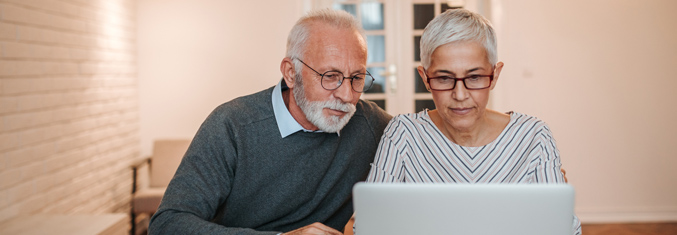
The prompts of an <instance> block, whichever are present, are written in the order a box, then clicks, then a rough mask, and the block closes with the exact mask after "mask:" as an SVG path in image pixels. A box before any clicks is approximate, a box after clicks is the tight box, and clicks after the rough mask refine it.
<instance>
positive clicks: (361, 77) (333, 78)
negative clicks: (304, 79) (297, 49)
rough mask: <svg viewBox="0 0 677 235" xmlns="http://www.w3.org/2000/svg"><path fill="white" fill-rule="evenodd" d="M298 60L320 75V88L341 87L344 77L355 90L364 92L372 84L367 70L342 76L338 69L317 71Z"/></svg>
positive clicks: (334, 88)
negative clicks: (349, 75) (323, 71)
mask: <svg viewBox="0 0 677 235" xmlns="http://www.w3.org/2000/svg"><path fill="white" fill-rule="evenodd" d="M297 60H299V61H300V62H301V63H302V64H303V65H305V66H306V67H308V68H309V69H310V70H313V72H315V73H317V75H320V77H321V80H320V84H322V88H324V89H326V90H330V91H333V90H336V89H338V88H339V87H341V84H343V80H345V79H350V80H351V84H352V88H353V90H354V91H356V92H360V93H361V92H365V91H367V90H369V88H371V85H373V84H374V78H373V77H372V76H371V74H370V73H369V71H367V73H366V74H364V73H361V74H355V75H353V76H351V77H344V76H343V73H341V72H339V71H327V72H325V73H319V72H317V71H315V69H313V68H311V67H310V66H308V65H307V64H306V63H305V62H303V60H301V59H297Z"/></svg>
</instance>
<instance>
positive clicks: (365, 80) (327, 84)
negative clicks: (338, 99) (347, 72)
mask: <svg viewBox="0 0 677 235" xmlns="http://www.w3.org/2000/svg"><path fill="white" fill-rule="evenodd" d="M345 79H350V80H351V81H350V82H351V84H352V88H353V90H355V91H357V92H365V91H367V90H369V88H371V85H372V84H373V83H374V78H372V77H371V76H370V75H369V74H358V75H354V76H352V77H345V78H344V77H343V74H341V73H339V72H334V71H330V72H326V73H325V74H323V75H322V87H324V89H327V90H334V89H337V88H339V87H340V86H341V84H343V82H345Z"/></svg>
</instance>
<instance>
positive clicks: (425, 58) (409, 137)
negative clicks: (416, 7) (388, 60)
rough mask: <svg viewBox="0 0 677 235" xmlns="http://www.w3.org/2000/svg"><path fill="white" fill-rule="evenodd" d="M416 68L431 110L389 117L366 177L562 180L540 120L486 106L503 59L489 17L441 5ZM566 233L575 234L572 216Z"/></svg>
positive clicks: (549, 136)
mask: <svg viewBox="0 0 677 235" xmlns="http://www.w3.org/2000/svg"><path fill="white" fill-rule="evenodd" d="M421 64H422V66H419V67H418V73H419V74H420V75H421V78H423V82H424V83H425V85H426V88H427V89H428V90H429V91H430V92H432V96H433V100H434V102H435V106H436V107H437V109H435V110H423V111H421V112H419V113H413V114H403V115H398V116H396V117H395V118H393V119H392V120H391V121H390V123H389V124H388V127H386V130H385V133H384V134H383V136H382V138H381V143H380V145H379V147H378V151H377V153H376V157H375V159H374V163H373V164H372V168H371V171H370V173H369V177H368V179H367V182H448V183H451V182H454V183H565V180H564V176H563V174H562V172H561V171H560V166H561V163H560V158H559V151H558V150H557V146H556V145H555V140H554V138H553V136H552V133H551V132H550V129H549V128H548V126H547V125H546V124H545V123H544V122H543V121H541V120H539V119H537V118H535V117H532V116H529V115H525V114H521V113H517V112H508V113H501V112H498V111H494V110H490V109H487V108H486V106H487V102H488V101H489V92H490V91H491V90H492V89H494V87H495V86H496V83H497V82H498V78H499V75H500V74H501V69H503V63H502V62H498V59H497V57H496V36H495V34H494V30H493V28H492V26H491V23H490V22H489V21H488V20H487V19H485V18H484V17H482V16H481V15H479V14H477V13H473V12H470V11H468V10H463V9H458V10H450V11H447V12H445V13H443V14H441V15H439V16H437V17H436V18H435V19H433V20H432V21H431V22H430V24H428V26H427V27H426V28H425V30H424V32H423V36H422V37H421ZM573 226H574V231H575V233H576V234H580V233H581V228H580V222H579V221H578V219H577V218H575V219H574V224H573Z"/></svg>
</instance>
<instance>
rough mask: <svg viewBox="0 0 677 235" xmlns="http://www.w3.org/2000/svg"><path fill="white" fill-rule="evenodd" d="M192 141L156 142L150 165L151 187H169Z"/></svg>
mask: <svg viewBox="0 0 677 235" xmlns="http://www.w3.org/2000/svg"><path fill="white" fill-rule="evenodd" d="M189 145H190V139H183V140H179V139H177V140H164V139H163V140H156V141H155V142H154V143H153V155H152V156H151V164H150V187H167V185H169V181H170V180H171V179H172V177H174V173H176V169H178V168H179V164H180V163H181V159H183V155H184V154H186V150H188V146H189Z"/></svg>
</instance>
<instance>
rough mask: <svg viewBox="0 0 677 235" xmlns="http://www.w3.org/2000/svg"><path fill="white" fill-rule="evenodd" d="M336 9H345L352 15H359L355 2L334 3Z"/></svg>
mask: <svg viewBox="0 0 677 235" xmlns="http://www.w3.org/2000/svg"><path fill="white" fill-rule="evenodd" d="M333 7H334V9H337V10H344V11H347V12H348V13H350V14H351V15H353V16H355V17H357V6H355V4H338V3H334V5H333Z"/></svg>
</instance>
